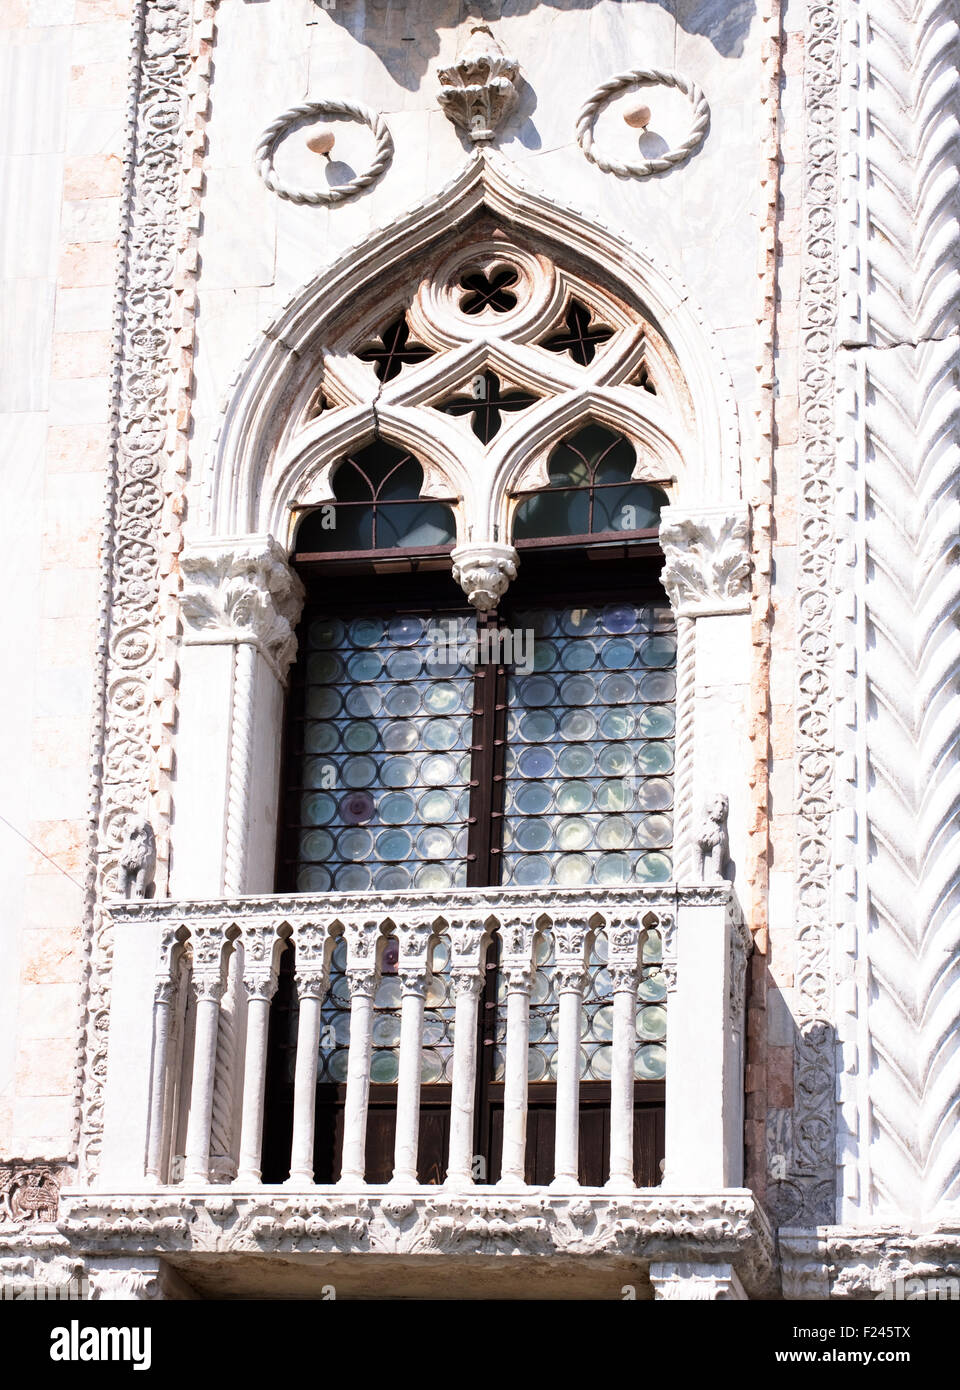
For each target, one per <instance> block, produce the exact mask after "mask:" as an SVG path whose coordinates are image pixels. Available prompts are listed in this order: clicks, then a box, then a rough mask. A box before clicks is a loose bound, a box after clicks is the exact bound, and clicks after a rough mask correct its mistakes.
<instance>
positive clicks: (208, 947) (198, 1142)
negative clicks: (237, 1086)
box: [183, 923, 237, 1183]
mask: <svg viewBox="0 0 960 1390" xmlns="http://www.w3.org/2000/svg"><path fill="white" fill-rule="evenodd" d="M236 934H237V931H236V928H235V927H234V928H232V929H230V930H229V931H227V932H225V931H224V929H223V926H222V924H220V923H216V924H211V925H208V926H202V927H195V928H194V929H193V933H192V941H193V977H192V979H191V982H190V983H191V988H192V990H193V994H194V998H195V999H196V1005H197V1021H196V1028H195V1032H194V1043H193V1079H192V1083H191V1087H190V1114H189V1117H188V1119H187V1138H186V1146H185V1147H186V1159H185V1163H184V1174H183V1177H184V1182H185V1183H191V1182H193V1183H206V1182H209V1181H210V1138H211V1134H210V1130H211V1121H212V1119H213V1091H214V1085H215V1081H216V1064H217V1032H218V1029H219V1024H220V1000H221V998H222V996H223V991H224V988H225V987H226V971H227V960H228V954H229V948H230V943H231V940H232V938H233V937H235V936H236Z"/></svg>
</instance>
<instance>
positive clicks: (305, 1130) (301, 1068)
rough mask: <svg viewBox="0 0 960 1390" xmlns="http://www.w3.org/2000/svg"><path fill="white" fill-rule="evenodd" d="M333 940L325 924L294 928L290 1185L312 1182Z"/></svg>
mask: <svg viewBox="0 0 960 1390" xmlns="http://www.w3.org/2000/svg"><path fill="white" fill-rule="evenodd" d="M333 944H334V943H333V937H332V936H331V934H330V931H329V928H328V927H327V926H326V925H318V924H316V923H308V924H305V925H303V926H301V927H299V928H298V930H297V934H296V952H297V969H296V974H295V976H294V979H295V981H296V986H297V998H298V1000H299V1004H300V1021H299V1024H298V1026H297V1061H296V1066H295V1068H294V1074H293V1142H292V1145H291V1148H290V1177H289V1178H288V1180H287V1181H288V1185H289V1186H290V1187H310V1186H312V1184H313V1140H314V1133H315V1130H316V1122H317V1068H318V1066H319V1061H320V1021H321V1011H322V1009H323V1001H324V999H325V997H326V993H327V987H328V986H329V983H330V957H331V955H332V953H333Z"/></svg>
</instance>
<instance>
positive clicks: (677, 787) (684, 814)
mask: <svg viewBox="0 0 960 1390" xmlns="http://www.w3.org/2000/svg"><path fill="white" fill-rule="evenodd" d="M695 633H696V627H695V625H694V621H693V619H692V618H678V619H677V704H676V710H677V728H676V734H675V735H674V738H675V743H674V767H675V769H676V771H675V774H674V784H673V785H674V790H673V852H674V856H675V860H676V862H675V864H674V869H673V873H674V878H675V879H676V881H677V883H689V882H690V881H691V878H692V874H693V865H692V863H691V854H690V850H691V833H690V829H691V825H692V823H693V701H694V677H695V674H696V646H695Z"/></svg>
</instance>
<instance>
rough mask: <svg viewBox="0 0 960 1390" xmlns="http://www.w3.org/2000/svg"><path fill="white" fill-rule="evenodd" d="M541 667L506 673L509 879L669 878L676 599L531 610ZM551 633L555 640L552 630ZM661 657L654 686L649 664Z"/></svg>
mask: <svg viewBox="0 0 960 1390" xmlns="http://www.w3.org/2000/svg"><path fill="white" fill-rule="evenodd" d="M516 625H517V627H519V628H520V629H527V628H529V629H530V630H531V634H532V636H531V640H532V642H533V652H534V663H533V664H534V670H533V672H532V673H528V674H524V673H523V672H520V671H517V670H516V669H514V670H513V671H512V672H511V673H510V675H509V676H508V680H507V704H508V725H507V735H508V749H507V755H506V766H505V774H506V776H505V807H504V812H505V814H504V843H503V883H504V885H510V886H515V887H521V886H525V885H533V884H548V883H552V884H554V885H556V886H557V887H562V888H574V887H578V886H580V885H584V884H598V885H602V886H616V885H618V884H630V883H649V882H660V881H663V880H664V879H667V878H669V877H670V873H671V871H672V870H671V847H672V839H673V830H672V814H671V812H672V800H673V797H672V777H671V774H672V769H673V717H672V714H673V706H672V699H673V685H672V683H669V684H668V683H667V682H666V681H665V680H663V679H662V677H666V676H667V675H668V674H669V668H670V667H671V666H672V665H673V664H674V662H675V659H676V656H675V652H676V643H675V637H674V620H673V615H672V613H671V611H670V608H669V606H668V605H667V604H666V603H658V604H640V603H631V602H625V601H621V602H616V603H599V604H595V605H590V604H577V605H570V606H568V607H564V608H559V609H557V608H554V609H550V610H526V611H523V612H520V613H518V614H517V617H516ZM547 631H549V634H550V635H549V638H546V637H545V636H543V635H542V634H544V633H545V632H547ZM654 657H655V658H656V665H657V675H658V677H661V679H659V680H658V681H657V682H655V683H654V684H652V685H651V684H650V681H649V676H650V674H651V673H650V672H649V671H648V665H649V664H650V662H651V661H652V659H653V658H654Z"/></svg>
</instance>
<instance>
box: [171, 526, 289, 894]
mask: <svg viewBox="0 0 960 1390" xmlns="http://www.w3.org/2000/svg"><path fill="white" fill-rule="evenodd" d="M180 567H181V570H182V573H183V579H184V588H183V595H182V598H181V612H182V615H183V623H184V634H183V647H182V650H181V655H180V668H181V670H180V728H179V734H178V741H177V769H176V784H175V789H174V795H175V798H176V811H177V814H176V829H175V832H174V866H173V879H172V887H173V893H174V896H177V897H203V896H209V897H219V896H222V895H225V894H229V895H236V894H240V893H256V892H268V891H272V889H273V871H274V852H275V841H276V796H277V791H276V789H277V785H278V780H279V756H280V731H281V723H282V716H283V688H284V685H285V683H286V679H287V674H288V671H289V667H290V664H291V662H292V661H293V659H294V657H295V655H296V645H297V644H296V637H295V636H294V628H295V627H296V624H297V622H298V620H299V617H300V610H301V607H302V605H303V586H302V585H301V583H300V580H299V579H298V577H297V576H296V574H294V572H293V571H292V570H291V569H290V567H289V565H288V564H287V563H286V557H285V555H284V552H283V551H282V549H281V548H280V547H279V546H278V545H277V544H276V542H275V541H274V540H273V539H272V538H271V537H270V536H246V537H241V538H236V539H228V540H219V541H210V542H207V543H205V544H197V545H193V546H188V547H187V548H186V549H185V551H184V553H183V556H182V558H181V562H180Z"/></svg>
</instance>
